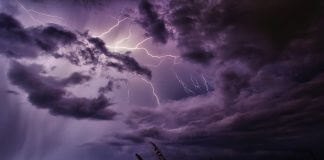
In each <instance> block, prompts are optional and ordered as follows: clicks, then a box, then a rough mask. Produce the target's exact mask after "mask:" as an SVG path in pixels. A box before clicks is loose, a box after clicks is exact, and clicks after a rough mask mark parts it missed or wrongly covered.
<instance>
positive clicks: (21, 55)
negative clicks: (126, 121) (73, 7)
mask: <svg viewBox="0 0 324 160" xmlns="http://www.w3.org/2000/svg"><path fill="white" fill-rule="evenodd" d="M0 55H2V56H5V57H7V58H9V59H11V60H12V61H13V62H12V63H11V68H10V70H9V73H8V78H9V80H10V81H11V82H12V84H14V85H16V86H18V87H20V88H21V89H22V90H24V91H25V92H26V93H27V94H28V99H29V101H30V102H31V103H32V104H33V105H35V106H37V107H39V108H46V109H49V110H50V112H51V113H52V114H54V115H64V116H70V117H74V118H78V119H82V118H90V119H105V120H110V119H113V117H114V116H115V115H116V113H115V112H114V111H111V110H109V109H106V107H108V106H110V105H112V102H111V100H110V99H107V98H106V97H105V96H103V94H104V93H106V92H108V91H109V90H107V89H106V90H105V91H103V90H102V91H99V92H100V93H99V96H98V97H97V98H94V99H89V98H78V97H77V96H74V95H71V93H68V92H67V91H66V89H65V88H66V87H68V86H72V85H80V84H82V83H84V82H87V81H89V80H91V77H90V76H88V75H83V74H81V73H78V72H75V73H73V74H71V75H70V77H67V78H65V79H62V80H57V78H55V77H46V76H44V75H42V74H41V72H40V71H38V70H40V69H36V70H35V68H42V66H38V67H35V66H37V65H24V64H22V63H20V62H18V61H17V60H21V59H29V60H34V59H36V58H37V57H40V56H51V57H55V58H57V59H65V60H67V61H68V62H70V63H71V64H73V65H77V66H83V65H87V66H91V67H92V68H93V69H96V68H97V67H104V68H108V69H109V68H114V69H116V70H117V71H119V72H130V73H134V74H137V75H142V76H145V77H146V78H148V79H150V78H151V77H152V74H151V71H150V70H149V69H148V68H146V67H143V66H141V65H140V64H139V63H138V62H137V61H136V60H135V59H134V58H132V57H130V55H129V53H127V54H121V53H116V52H110V51H109V50H108V49H107V48H106V46H105V43H104V42H103V41H102V40H101V39H99V38H94V37H91V36H90V35H88V33H75V32H72V31H69V30H67V29H65V28H63V27H61V26H59V25H54V24H50V25H47V26H37V27H31V28H24V27H23V26H22V25H21V24H20V23H19V22H18V21H17V20H16V19H14V18H13V17H11V16H10V15H7V14H3V13H1V14H0ZM100 56H104V57H106V60H101V59H100ZM110 85H111V86H110V88H112V85H113V84H110ZM110 90H111V89H110ZM8 93H9V92H8ZM10 93H13V92H10Z"/></svg>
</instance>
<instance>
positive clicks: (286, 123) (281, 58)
mask: <svg viewBox="0 0 324 160" xmlns="http://www.w3.org/2000/svg"><path fill="white" fill-rule="evenodd" d="M163 5H164V6H162V7H161V8H164V9H166V10H167V9H168V10H169V11H170V12H169V15H165V17H166V19H165V23H166V24H167V23H168V25H170V27H171V28H172V29H173V30H174V34H175V37H176V39H177V41H178V46H179V48H180V49H181V50H182V53H183V57H184V58H186V59H189V60H190V61H192V62H199V63H200V64H204V65H206V66H209V67H208V68H207V67H206V69H205V71H206V72H208V73H210V77H213V83H211V84H212V85H213V88H214V91H213V92H212V93H210V94H209V95H208V96H206V97H195V98H191V99H188V100H183V101H178V102H173V103H170V104H165V105H163V106H160V107H158V108H153V109H152V108H143V109H137V110H135V111H133V112H132V113H131V114H130V116H129V118H128V120H127V124H129V126H130V128H131V130H130V131H129V132H130V133H127V132H126V133H124V134H123V133H121V134H117V136H116V138H117V139H118V140H119V142H120V143H119V144H120V145H134V144H141V143H143V142H145V141H147V140H152V139H153V140H155V141H159V142H160V144H161V145H164V147H165V148H166V150H167V153H166V154H169V155H170V158H171V159H177V158H178V159H180V158H181V159H188V160H189V159H210V157H215V158H216V159H220V158H225V159H264V158H269V157H270V159H308V158H311V155H310V154H309V153H310V152H316V155H317V156H318V157H324V155H323V154H322V153H321V152H320V150H321V148H323V147H324V146H323V144H322V143H320V141H322V140H324V136H322V135H323V132H324V130H323V129H322V128H323V125H324V124H323V120H324V119H323V113H324V110H323V107H322V106H323V105H324V101H323V100H322V99H323V96H324V95H323V93H322V92H321V90H323V89H324V88H323V87H324V68H323V65H322V64H324V56H323V52H324V50H323V47H322V45H321V43H323V38H322V37H323V36H322V35H323V33H324V31H323V24H324V23H323V22H324V19H323V18H322V17H323V8H322V6H323V5H322V2H321V1H317V0H315V1H307V0H300V1H291V0H287V1H280V2H279V1H276V2H272V1H271V2H268V1H266V0H264V1H263V0H261V1H260V0H239V1H234V0H233V1H231V0H230V1H228V0H227V1H203V0H201V1H199V0H197V1H196V0H194V1H190V2H188V1H185V0H169V1H165V2H164V3H163ZM118 140H117V141H118ZM114 144H116V143H115V142H114ZM196 151H199V152H196Z"/></svg>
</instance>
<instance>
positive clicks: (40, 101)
mask: <svg viewBox="0 0 324 160" xmlns="http://www.w3.org/2000/svg"><path fill="white" fill-rule="evenodd" d="M8 77H9V80H10V81H11V82H12V84H14V85H16V86H18V87H20V88H21V89H23V90H24V91H26V92H27V94H28V99H29V101H30V103H32V104H33V105H35V106H37V107H39V108H45V109H49V111H50V113H52V114H54V115H63V116H69V117H74V118H77V119H83V118H90V119H103V120H110V119H113V117H114V116H115V115H116V113H115V112H114V111H112V110H109V109H107V107H108V106H110V105H112V103H111V102H110V100H109V99H107V98H106V97H104V96H103V95H100V96H99V97H97V98H94V99H88V98H78V97H75V96H73V95H71V93H68V92H67V91H66V90H65V89H64V86H66V85H76V84H81V83H82V82H84V81H87V80H89V77H87V76H84V75H81V74H80V73H73V74H72V75H71V76H69V77H67V78H64V79H62V80H57V79H55V78H54V77H51V76H43V75H41V66H37V65H30V66H26V65H22V64H20V63H18V62H12V64H11V68H10V70H9V73H8Z"/></svg>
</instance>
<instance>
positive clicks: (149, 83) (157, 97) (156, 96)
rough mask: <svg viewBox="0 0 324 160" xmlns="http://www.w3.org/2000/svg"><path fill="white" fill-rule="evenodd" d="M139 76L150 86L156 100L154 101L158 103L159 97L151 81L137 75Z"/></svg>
mask: <svg viewBox="0 0 324 160" xmlns="http://www.w3.org/2000/svg"><path fill="white" fill-rule="evenodd" d="M138 76H139V75H138ZM139 78H140V79H142V80H143V81H144V82H145V83H146V84H148V85H149V86H150V87H151V89H152V93H153V96H154V97H155V100H156V103H157V105H160V98H159V96H158V95H157V94H156V92H155V88H154V85H153V83H152V82H150V81H148V80H147V79H145V78H143V77H141V76H139Z"/></svg>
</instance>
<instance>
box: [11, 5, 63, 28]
mask: <svg viewBox="0 0 324 160" xmlns="http://www.w3.org/2000/svg"><path fill="white" fill-rule="evenodd" d="M16 2H17V4H18V5H19V6H20V7H21V8H22V9H23V10H24V11H25V12H26V13H27V15H28V16H29V17H30V18H31V19H32V20H33V21H35V22H37V23H40V24H43V23H44V22H42V21H40V20H38V19H36V18H35V17H34V16H33V14H32V13H35V14H38V15H42V16H46V17H50V18H56V19H59V20H63V18H62V17H59V16H55V15H50V14H46V13H42V12H39V11H36V10H33V9H27V8H26V7H25V6H24V5H23V4H22V3H21V2H19V1H18V0H16Z"/></svg>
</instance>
